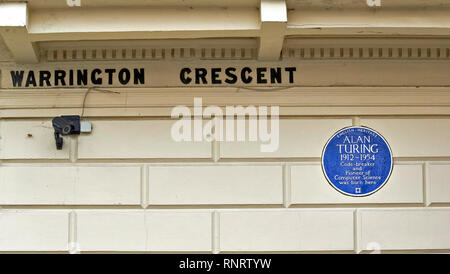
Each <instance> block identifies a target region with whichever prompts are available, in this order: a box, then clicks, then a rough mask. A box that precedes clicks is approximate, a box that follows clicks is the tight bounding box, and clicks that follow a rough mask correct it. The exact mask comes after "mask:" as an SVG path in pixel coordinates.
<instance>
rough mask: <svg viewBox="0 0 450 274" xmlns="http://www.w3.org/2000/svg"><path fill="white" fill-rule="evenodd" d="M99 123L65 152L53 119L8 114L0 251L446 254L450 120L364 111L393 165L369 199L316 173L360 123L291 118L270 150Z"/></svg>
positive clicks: (2, 148)
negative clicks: (332, 140) (330, 148)
mask: <svg viewBox="0 0 450 274" xmlns="http://www.w3.org/2000/svg"><path fill="white" fill-rule="evenodd" d="M91 121H92V123H93V132H92V134H87V135H81V136H79V137H74V138H67V137H65V145H64V149H63V150H62V151H57V150H56V149H55V142H54V137H53V128H52V127H51V121H50V120H49V119H20V120H19V119H2V120H0V137H1V140H0V252H1V251H7V252H8V251H22V252H26V251H38V252H44V251H52V252H58V251H62V252H69V249H68V245H69V244H70V243H75V246H77V247H78V248H79V249H80V251H81V252H96V251H118V252H120V251H131V252H133V251H135V252H206V253H210V252H243V251H255V252H256V251H257V252H311V251H314V252H315V251H317V252H329V251H338V252H359V251H363V252H369V250H368V249H369V247H370V246H371V244H372V243H376V244H379V245H380V246H381V248H382V249H384V250H390V251H406V250H408V251H419V252H420V251H423V252H425V251H426V252H444V251H448V250H450V239H449V238H448V237H449V235H448V231H450V223H449V220H450V188H449V187H450V181H449V179H448V178H449V176H450V168H449V167H450V158H449V157H450V146H449V144H450V142H449V140H450V138H449V137H450V135H448V134H449V132H450V119H449V118H446V117H437V118H415V117H407V118H401V119H400V118H397V117H384V118H365V117H362V118H361V123H362V124H363V125H367V126H370V127H372V128H374V129H375V130H377V131H378V132H380V133H381V134H382V135H383V136H384V137H385V138H386V139H387V141H388V142H389V143H390V145H391V147H392V150H393V152H394V156H395V157H396V158H395V165H394V171H393V173H392V176H391V178H390V180H389V182H388V183H387V184H386V185H385V186H384V187H383V188H382V189H381V190H380V191H378V192H377V193H375V194H373V195H371V196H369V197H363V198H352V197H347V196H344V195H342V194H340V193H338V192H337V191H335V190H334V189H333V188H332V187H331V186H330V185H329V184H328V183H327V181H326V180H325V179H324V177H323V174H322V170H321V166H320V156H321V152H322V148H323V146H324V144H325V143H326V141H327V140H328V138H329V137H331V135H332V134H333V133H334V132H336V131H337V130H339V129H340V128H342V127H346V126H350V125H351V124H352V119H351V117H334V118H290V119H283V120H282V121H281V136H280V150H279V151H278V152H275V153H267V154H265V153H261V152H260V151H259V148H260V147H259V143H257V142H243V143H239V142H234V143H220V144H210V143H207V142H192V143H177V142H173V141H171V139H170V136H169V134H170V127H171V125H172V121H170V120H165V119H163V120H158V119H134V118H133V119H107V118H103V119H92V120H91ZM356 121H357V119H356ZM220 157H221V158H220ZM217 158H220V159H219V162H215V161H214V159H217ZM372 246H373V245H372Z"/></svg>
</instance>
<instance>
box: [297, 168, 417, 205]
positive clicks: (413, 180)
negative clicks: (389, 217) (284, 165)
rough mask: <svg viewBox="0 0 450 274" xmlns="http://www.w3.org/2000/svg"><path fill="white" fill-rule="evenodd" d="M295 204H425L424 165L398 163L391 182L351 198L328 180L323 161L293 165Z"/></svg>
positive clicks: (390, 179)
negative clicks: (374, 191) (368, 193)
mask: <svg viewBox="0 0 450 274" xmlns="http://www.w3.org/2000/svg"><path fill="white" fill-rule="evenodd" d="M290 169H291V185H292V190H291V195H292V197H291V203H292V204H363V203H367V204H372V203H373V204H383V203H384V204H396V203H400V204H402V203H405V204H421V203H423V174H422V169H423V165H422V164H404V163H397V164H395V166H394V170H393V171H392V175H391V177H390V178H389V182H388V183H387V184H386V185H384V186H383V188H381V189H380V190H379V191H377V192H376V193H374V194H372V195H370V196H366V197H358V198H356V199H355V198H354V197H349V196H345V195H342V194H341V193H339V192H337V191H336V190H335V189H334V188H333V187H332V186H331V185H330V184H329V183H328V181H327V180H326V179H325V177H324V175H323V172H322V167H321V165H320V164H319V163H316V164H303V165H293V166H291V168H290Z"/></svg>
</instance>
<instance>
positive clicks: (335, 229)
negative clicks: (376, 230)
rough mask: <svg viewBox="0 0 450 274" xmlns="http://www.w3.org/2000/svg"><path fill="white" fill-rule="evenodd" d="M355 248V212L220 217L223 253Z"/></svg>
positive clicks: (250, 213) (243, 213)
mask: <svg viewBox="0 0 450 274" xmlns="http://www.w3.org/2000/svg"><path fill="white" fill-rule="evenodd" d="M353 247H354V243H353V211H352V210H289V211H285V210H277V211H234V212H224V213H221V214H220V249H221V250H222V251H317V250H327V251H335V250H337V251H345V250H353Z"/></svg>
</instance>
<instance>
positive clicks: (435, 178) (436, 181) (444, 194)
mask: <svg viewBox="0 0 450 274" xmlns="http://www.w3.org/2000/svg"><path fill="white" fill-rule="evenodd" d="M429 172H430V202H432V203H450V164H449V163H445V164H431V165H430V170H429Z"/></svg>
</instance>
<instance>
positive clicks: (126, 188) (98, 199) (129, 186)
mask: <svg viewBox="0 0 450 274" xmlns="http://www.w3.org/2000/svg"><path fill="white" fill-rule="evenodd" d="M140 193H141V168H140V167H135V166H134V167H124V166H122V167H117V166H109V167H108V166H106V167H105V166H104V167H94V166H77V167H71V166H7V167H6V166H3V167H0V203H1V204H4V205H38V204H42V205H139V204H140V203H141V194H140Z"/></svg>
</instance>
